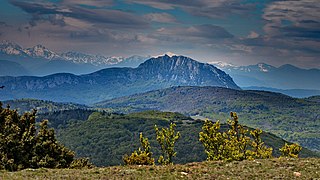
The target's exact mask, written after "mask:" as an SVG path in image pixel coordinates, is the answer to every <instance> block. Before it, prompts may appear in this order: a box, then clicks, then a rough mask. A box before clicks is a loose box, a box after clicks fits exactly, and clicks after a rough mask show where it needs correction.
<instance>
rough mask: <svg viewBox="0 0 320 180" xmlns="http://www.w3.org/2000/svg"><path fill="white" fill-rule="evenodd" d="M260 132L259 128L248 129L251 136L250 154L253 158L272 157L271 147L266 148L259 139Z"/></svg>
mask: <svg viewBox="0 0 320 180" xmlns="http://www.w3.org/2000/svg"><path fill="white" fill-rule="evenodd" d="M261 134H262V130H261V129H255V130H253V131H250V135H251V136H252V138H253V141H252V142H251V147H252V151H251V156H252V158H254V159H267V158H271V157H272V148H268V147H267V146H265V145H264V142H263V141H262V140H261V137H260V135H261Z"/></svg>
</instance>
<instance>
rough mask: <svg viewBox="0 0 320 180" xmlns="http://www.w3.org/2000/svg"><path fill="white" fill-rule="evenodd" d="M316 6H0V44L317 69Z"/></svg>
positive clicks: (68, 0)
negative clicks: (163, 55)
mask: <svg viewBox="0 0 320 180" xmlns="http://www.w3.org/2000/svg"><path fill="white" fill-rule="evenodd" d="M319 9H320V2H319V0H157V1H155V0H121V1H120V0H119V1H116V0H47V1H45V0H0V40H9V41H12V42H15V43H18V44H20V45H21V46H23V47H32V46H35V45H37V44H42V45H44V46H45V47H47V48H48V49H51V50H53V51H57V52H60V53H62V52H66V51H79V52H83V53H89V54H100V55H105V56H124V57H128V56H131V55H159V54H164V53H166V52H172V53H174V54H177V55H184V56H188V57H191V58H193V59H195V60H198V61H202V62H214V61H223V62H229V63H233V64H235V65H248V64H256V63H260V62H264V63H267V64H271V65H274V66H280V65H283V64H293V65H296V66H299V67H302V68H320V59H319V57H320V11H319Z"/></svg>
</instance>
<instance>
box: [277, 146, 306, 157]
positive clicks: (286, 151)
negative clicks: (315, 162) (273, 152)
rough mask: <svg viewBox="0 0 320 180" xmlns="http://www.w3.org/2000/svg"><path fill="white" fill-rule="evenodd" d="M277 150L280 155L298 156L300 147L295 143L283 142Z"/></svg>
mask: <svg viewBox="0 0 320 180" xmlns="http://www.w3.org/2000/svg"><path fill="white" fill-rule="evenodd" d="M279 150H280V152H281V153H282V157H291V158H298V156H299V153H300V151H301V150H302V147H301V146H300V145H299V144H296V143H294V144H290V145H289V144H287V143H285V144H284V146H283V147H282V148H280V149H279Z"/></svg>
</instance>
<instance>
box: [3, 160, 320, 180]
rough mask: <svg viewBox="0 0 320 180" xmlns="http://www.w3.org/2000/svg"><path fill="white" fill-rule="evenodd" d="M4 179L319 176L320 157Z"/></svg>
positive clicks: (34, 173) (37, 172)
mask: <svg viewBox="0 0 320 180" xmlns="http://www.w3.org/2000/svg"><path fill="white" fill-rule="evenodd" d="M0 179H23V180H24V179H319V180H320V159H318V158H316V159H315V158H307V159H286V158H281V159H279V158H274V159H269V160H254V161H241V162H222V161H217V162H202V163H189V164H185V165H174V166H113V167H105V168H93V169H81V170H76V169H25V170H23V171H18V172H5V171H1V172H0Z"/></svg>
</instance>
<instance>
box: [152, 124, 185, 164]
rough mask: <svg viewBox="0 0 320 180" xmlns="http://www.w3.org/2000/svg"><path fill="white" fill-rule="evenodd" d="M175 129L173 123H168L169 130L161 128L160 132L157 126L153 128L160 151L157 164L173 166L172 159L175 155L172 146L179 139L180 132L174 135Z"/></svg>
mask: <svg viewBox="0 0 320 180" xmlns="http://www.w3.org/2000/svg"><path fill="white" fill-rule="evenodd" d="M175 127H176V124H174V123H170V127H169V128H162V129H161V130H159V128H158V127H157V125H155V127H154V129H155V131H156V134H157V141H158V143H159V144H160V146H161V151H162V155H161V156H160V157H159V159H158V162H159V163H160V164H162V165H167V164H173V162H172V158H173V157H175V156H176V154H177V152H175V150H174V144H175V142H176V141H177V140H178V139H179V138H180V132H177V133H175V130H174V128H175Z"/></svg>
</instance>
